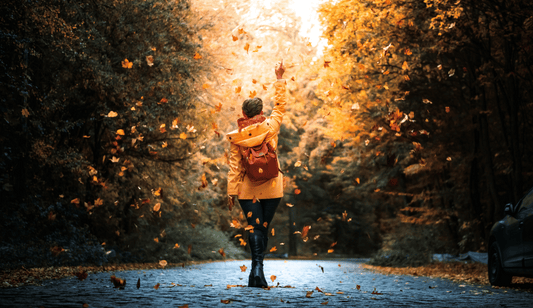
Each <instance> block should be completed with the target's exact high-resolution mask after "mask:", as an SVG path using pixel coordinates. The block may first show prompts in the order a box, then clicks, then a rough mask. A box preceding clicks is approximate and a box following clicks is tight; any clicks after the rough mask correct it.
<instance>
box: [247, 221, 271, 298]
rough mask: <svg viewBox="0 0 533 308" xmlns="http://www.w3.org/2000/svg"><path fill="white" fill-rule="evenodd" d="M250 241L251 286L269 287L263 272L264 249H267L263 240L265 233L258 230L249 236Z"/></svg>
mask: <svg viewBox="0 0 533 308" xmlns="http://www.w3.org/2000/svg"><path fill="white" fill-rule="evenodd" d="M248 242H249V244H250V249H251V251H252V269H251V270H250V277H249V278H248V286H249V287H258V288H262V287H265V288H268V284H267V282H266V279H265V274H264V273H263V257H264V255H263V250H264V249H265V247H264V246H263V245H264V242H263V233H262V232H261V231H259V230H256V231H255V232H254V233H250V234H249V236H248Z"/></svg>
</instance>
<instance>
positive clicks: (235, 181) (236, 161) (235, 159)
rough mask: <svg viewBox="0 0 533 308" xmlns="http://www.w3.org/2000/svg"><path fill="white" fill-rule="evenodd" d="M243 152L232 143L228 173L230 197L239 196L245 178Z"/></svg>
mask: <svg viewBox="0 0 533 308" xmlns="http://www.w3.org/2000/svg"><path fill="white" fill-rule="evenodd" d="M241 159H242V156H241V152H240V151H239V146H238V145H235V144H233V143H231V147H230V154H229V171H228V195H229V196H232V195H238V194H239V188H240V186H241V184H242V180H243V177H244V168H243V167H242V164H241Z"/></svg>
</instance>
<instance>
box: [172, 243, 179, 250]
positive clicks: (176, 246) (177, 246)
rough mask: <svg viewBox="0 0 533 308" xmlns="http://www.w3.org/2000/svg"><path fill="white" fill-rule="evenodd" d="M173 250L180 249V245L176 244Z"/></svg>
mask: <svg viewBox="0 0 533 308" xmlns="http://www.w3.org/2000/svg"><path fill="white" fill-rule="evenodd" d="M172 248H173V249H177V248H180V244H178V243H176V244H175V245H174V247H172Z"/></svg>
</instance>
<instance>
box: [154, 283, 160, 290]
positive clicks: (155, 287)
mask: <svg viewBox="0 0 533 308" xmlns="http://www.w3.org/2000/svg"><path fill="white" fill-rule="evenodd" d="M159 286H160V284H159V282H158V283H157V284H156V285H155V286H154V289H156V290H157V289H159Z"/></svg>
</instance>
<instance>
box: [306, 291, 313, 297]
mask: <svg viewBox="0 0 533 308" xmlns="http://www.w3.org/2000/svg"><path fill="white" fill-rule="evenodd" d="M313 292H314V291H307V293H306V294H305V297H311V295H313Z"/></svg>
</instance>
